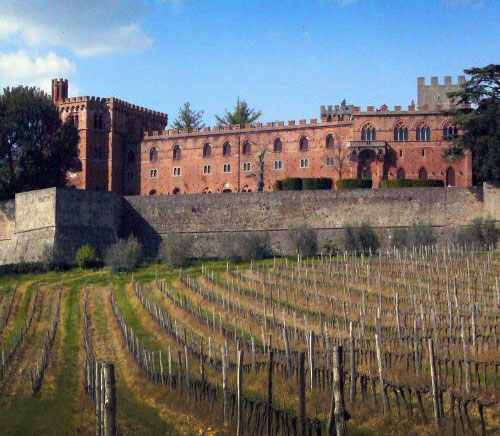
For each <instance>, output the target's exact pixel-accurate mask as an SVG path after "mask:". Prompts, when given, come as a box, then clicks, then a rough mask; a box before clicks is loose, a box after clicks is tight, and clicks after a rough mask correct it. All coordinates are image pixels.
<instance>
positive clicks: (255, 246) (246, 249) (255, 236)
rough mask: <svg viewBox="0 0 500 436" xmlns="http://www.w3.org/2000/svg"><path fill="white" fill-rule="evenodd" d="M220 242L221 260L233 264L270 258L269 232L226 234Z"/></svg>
mask: <svg viewBox="0 0 500 436" xmlns="http://www.w3.org/2000/svg"><path fill="white" fill-rule="evenodd" d="M221 242H222V247H221V248H222V253H223V258H226V259H230V260H232V261H234V262H239V261H246V260H252V259H253V260H258V259H265V258H267V257H270V256H272V249H271V238H270V236H269V232H251V233H226V234H225V235H224V237H223V238H222V241H221Z"/></svg>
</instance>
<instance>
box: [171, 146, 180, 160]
mask: <svg viewBox="0 0 500 436" xmlns="http://www.w3.org/2000/svg"><path fill="white" fill-rule="evenodd" d="M172 156H173V158H174V160H180V159H181V148H180V147H179V146H178V145H176V146H175V147H174V150H173V151H172Z"/></svg>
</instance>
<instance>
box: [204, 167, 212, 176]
mask: <svg viewBox="0 0 500 436" xmlns="http://www.w3.org/2000/svg"><path fill="white" fill-rule="evenodd" d="M211 173H212V167H211V166H210V165H204V166H203V174H211Z"/></svg>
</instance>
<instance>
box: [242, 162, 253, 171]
mask: <svg viewBox="0 0 500 436" xmlns="http://www.w3.org/2000/svg"><path fill="white" fill-rule="evenodd" d="M251 169H252V164H251V163H250V162H243V171H250V170H251Z"/></svg>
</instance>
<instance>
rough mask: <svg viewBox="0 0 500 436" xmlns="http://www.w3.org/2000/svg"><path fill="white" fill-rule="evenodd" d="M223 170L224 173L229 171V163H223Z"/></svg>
mask: <svg viewBox="0 0 500 436" xmlns="http://www.w3.org/2000/svg"><path fill="white" fill-rule="evenodd" d="M224 172H225V173H230V172H231V164H224Z"/></svg>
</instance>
